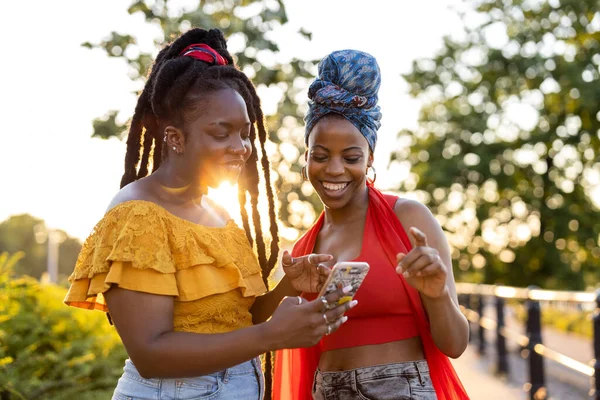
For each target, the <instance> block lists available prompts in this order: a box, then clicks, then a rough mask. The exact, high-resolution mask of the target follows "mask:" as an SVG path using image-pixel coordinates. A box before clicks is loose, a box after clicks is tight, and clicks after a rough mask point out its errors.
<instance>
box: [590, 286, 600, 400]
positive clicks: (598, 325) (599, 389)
mask: <svg viewBox="0 0 600 400" xmlns="http://www.w3.org/2000/svg"><path fill="white" fill-rule="evenodd" d="M592 319H593V321H594V389H595V390H594V391H595V397H594V398H595V399H596V400H600V289H599V290H596V310H595V311H594V316H593V317H592Z"/></svg>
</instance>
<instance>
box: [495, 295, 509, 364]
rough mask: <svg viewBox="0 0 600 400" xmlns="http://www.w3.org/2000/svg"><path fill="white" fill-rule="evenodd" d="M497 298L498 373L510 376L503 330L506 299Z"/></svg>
mask: <svg viewBox="0 0 600 400" xmlns="http://www.w3.org/2000/svg"><path fill="white" fill-rule="evenodd" d="M495 297H496V318H497V319H496V321H497V324H496V353H497V356H498V365H497V370H496V372H497V373H498V374H501V375H506V374H508V360H507V357H506V338H505V337H504V334H503V332H502V330H503V329H504V298H502V297H500V296H495Z"/></svg>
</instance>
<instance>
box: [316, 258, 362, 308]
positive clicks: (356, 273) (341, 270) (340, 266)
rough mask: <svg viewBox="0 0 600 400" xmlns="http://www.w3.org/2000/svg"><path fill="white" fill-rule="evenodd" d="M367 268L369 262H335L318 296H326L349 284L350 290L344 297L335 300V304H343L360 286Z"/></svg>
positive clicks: (350, 298)
mask: <svg viewBox="0 0 600 400" xmlns="http://www.w3.org/2000/svg"><path fill="white" fill-rule="evenodd" d="M369 268H370V267H369V264H367V263H366V262H356V261H341V262H339V263H337V264H335V265H334V266H333V268H332V270H331V274H330V275H329V277H328V278H327V281H326V282H325V284H324V285H323V288H322V289H321V292H320V293H319V297H321V296H327V295H328V294H330V293H333V292H335V291H336V290H338V289H339V288H343V287H346V286H348V285H351V286H352V289H351V290H350V292H348V293H347V294H346V295H345V296H344V297H342V298H340V299H339V300H338V302H337V305H339V304H344V303H346V302H348V301H350V300H352V298H353V297H354V295H355V294H356V292H357V291H358V289H359V288H360V285H361V284H362V283H363V281H364V280H365V278H366V276H367V273H368V272H369Z"/></svg>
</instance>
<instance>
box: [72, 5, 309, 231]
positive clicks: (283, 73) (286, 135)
mask: <svg viewBox="0 0 600 400" xmlns="http://www.w3.org/2000/svg"><path fill="white" fill-rule="evenodd" d="M176 3H177V2H175V1H173V2H171V1H169V0H166V1H161V2H153V1H145V0H139V1H135V2H134V3H133V4H131V6H130V7H129V10H128V11H129V13H130V14H136V13H143V15H144V17H145V19H146V21H147V22H148V23H149V24H152V25H154V26H156V27H158V28H159V29H160V31H161V32H162V34H161V35H160V36H159V37H158V38H157V39H155V44H156V47H157V48H158V47H159V46H160V45H162V44H163V43H164V42H165V41H166V40H169V39H170V38H172V37H173V36H175V35H178V34H180V33H182V32H185V31H186V30H188V29H190V28H191V27H202V28H205V29H209V28H219V29H221V30H223V31H224V32H225V35H226V37H228V41H229V47H230V49H231V50H233V52H234V53H235V54H234V57H235V58H236V62H237V64H238V66H239V67H240V68H241V69H242V70H243V71H244V72H246V73H247V74H248V76H249V77H250V78H251V79H252V80H253V82H254V83H255V85H257V87H258V88H259V90H261V89H265V88H269V93H270V94H273V93H278V94H279V95H280V98H279V101H278V105H277V112H276V113H275V114H274V115H271V116H268V117H267V126H268V127H269V130H270V140H271V142H272V146H271V147H270V150H271V156H270V161H271V162H272V165H273V168H274V169H275V171H276V174H274V179H275V182H274V183H275V185H276V187H277V189H278V195H279V200H280V201H281V207H280V213H281V217H282V219H283V221H285V222H287V223H288V224H289V225H290V226H292V227H295V228H298V229H303V228H306V227H308V226H309V225H310V224H311V223H312V222H313V220H314V215H315V213H314V209H315V208H319V207H320V202H319V201H318V199H317V198H316V196H315V195H314V194H313V191H312V190H311V189H310V187H309V185H304V186H303V190H302V191H296V190H292V189H293V188H296V187H298V186H300V184H301V183H302V180H301V176H300V168H301V163H299V162H298V159H299V156H300V153H299V151H298V148H299V147H300V148H301V147H303V143H302V142H301V138H302V134H298V132H299V131H301V129H302V125H303V123H302V118H303V116H304V112H305V110H303V109H302V108H301V107H299V105H298V101H297V100H296V99H297V98H298V96H299V94H301V93H304V91H305V90H306V88H307V86H308V81H309V80H310V79H311V78H312V77H313V76H314V73H315V72H316V62H315V61H314V60H313V61H305V60H299V59H292V60H288V61H280V60H279V57H278V52H279V47H278V45H277V44H276V43H275V42H274V41H273V40H272V37H273V31H274V30H275V29H277V28H278V27H281V26H282V25H285V24H286V23H287V21H288V20H287V15H286V10H285V6H284V3H283V1H282V0H272V1H267V0H234V1H215V0H208V1H202V2H200V1H198V2H197V3H196V4H195V5H194V6H193V7H190V8H186V9H181V8H179V7H180V6H179V5H176ZM298 34H299V35H302V36H304V37H305V38H306V39H307V40H310V38H311V35H310V33H308V32H306V31H304V30H301V31H300V32H299V33H298ZM83 45H84V46H86V47H89V48H101V49H104V50H105V51H106V54H107V55H108V56H109V57H116V58H120V59H123V60H125V61H126V62H127V63H128V64H129V65H130V66H131V74H130V77H131V79H133V80H134V81H139V82H143V81H144V80H145V76H146V72H147V70H148V67H149V66H150V63H151V61H152V58H153V55H152V54H149V53H144V52H142V51H140V50H139V46H138V44H137V38H135V37H134V36H133V35H131V34H128V33H117V32H112V33H111V34H110V35H109V36H108V38H107V39H106V40H104V41H102V42H101V43H97V44H92V43H84V44H83ZM259 94H260V92H259ZM93 127H94V134H93V136H94V137H99V138H103V139H106V138H110V137H115V136H116V137H120V138H122V137H123V135H124V134H125V133H126V130H127V123H125V124H121V123H119V112H118V111H116V110H113V111H110V112H109V113H107V115H105V116H104V117H102V118H98V119H96V120H95V121H94V122H93ZM282 142H285V143H282ZM292 210H293V213H292V212H291V211H292Z"/></svg>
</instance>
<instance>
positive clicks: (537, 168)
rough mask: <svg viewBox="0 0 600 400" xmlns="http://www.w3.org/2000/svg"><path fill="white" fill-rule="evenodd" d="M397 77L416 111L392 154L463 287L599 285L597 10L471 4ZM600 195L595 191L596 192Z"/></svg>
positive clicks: (550, 2)
mask: <svg viewBox="0 0 600 400" xmlns="http://www.w3.org/2000/svg"><path fill="white" fill-rule="evenodd" d="M463 12H464V14H463V17H464V18H463V20H464V21H465V27H466V28H465V32H464V35H462V36H461V37H458V36H456V37H447V38H445V41H444V45H443V48H442V50H441V51H440V52H439V53H438V54H437V55H435V56H434V57H431V58H427V59H421V60H417V61H415V62H414V63H413V68H412V71H411V72H410V73H408V74H406V75H405V76H404V78H405V79H406V81H407V82H408V83H409V84H410V88H411V94H412V95H413V96H415V97H416V98H419V99H421V100H422V102H423V104H424V106H423V109H422V112H421V116H420V126H419V128H418V129H417V130H415V131H410V130H405V131H402V132H401V133H400V136H399V139H400V140H401V141H402V143H404V144H405V145H406V146H405V147H404V148H401V149H399V151H398V152H397V153H396V154H395V155H394V156H393V157H392V158H393V160H394V161H396V162H409V163H410V164H411V165H412V173H411V175H410V177H409V179H407V180H406V181H405V182H404V183H403V189H405V190H415V189H416V190H417V191H418V192H419V193H420V195H421V197H422V199H423V200H424V201H426V202H427V203H428V204H429V206H430V207H431V208H432V210H433V212H434V213H435V214H436V215H437V218H438V220H439V221H440V223H441V224H442V226H443V227H444V229H445V230H446V231H447V233H448V237H449V239H450V241H451V243H452V245H453V247H454V249H455V250H454V254H453V258H454V259H455V261H456V263H455V265H457V266H458V269H457V271H456V273H457V275H459V277H460V278H462V279H465V280H471V281H475V282H485V283H503V284H512V285H519V286H523V285H529V284H537V285H540V286H543V287H546V288H562V289H566V288H570V289H583V288H584V287H585V286H586V285H595V284H596V282H598V278H599V277H600V274H599V272H598V271H599V268H600V247H599V245H600V243H599V241H600V238H599V235H600V218H598V215H599V214H598V211H599V209H598V203H595V204H594V202H593V201H592V198H591V191H592V190H593V189H594V187H596V188H597V185H598V183H599V182H600V156H599V154H600V122H599V120H600V85H599V83H600V73H599V70H600V4H599V3H598V1H597V0H478V1H476V2H475V3H474V6H473V8H472V9H471V8H470V7H467V9H466V11H464V10H463ZM597 193H598V192H596V194H597Z"/></svg>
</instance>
